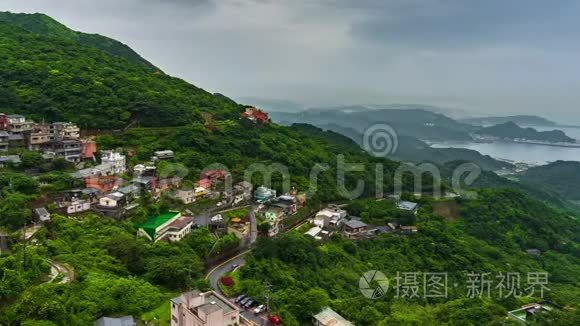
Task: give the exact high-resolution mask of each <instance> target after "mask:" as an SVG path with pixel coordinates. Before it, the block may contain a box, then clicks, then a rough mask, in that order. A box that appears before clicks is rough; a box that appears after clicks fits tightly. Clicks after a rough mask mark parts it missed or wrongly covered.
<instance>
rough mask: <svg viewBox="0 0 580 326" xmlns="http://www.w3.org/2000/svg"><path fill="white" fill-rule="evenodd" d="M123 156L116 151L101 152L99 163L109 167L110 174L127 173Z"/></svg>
mask: <svg viewBox="0 0 580 326" xmlns="http://www.w3.org/2000/svg"><path fill="white" fill-rule="evenodd" d="M126 161H127V160H126V158H125V155H123V154H121V153H118V152H116V151H103V153H102V154H101V163H102V164H104V165H110V166H111V169H110V170H111V173H112V174H121V173H125V171H127V165H126Z"/></svg>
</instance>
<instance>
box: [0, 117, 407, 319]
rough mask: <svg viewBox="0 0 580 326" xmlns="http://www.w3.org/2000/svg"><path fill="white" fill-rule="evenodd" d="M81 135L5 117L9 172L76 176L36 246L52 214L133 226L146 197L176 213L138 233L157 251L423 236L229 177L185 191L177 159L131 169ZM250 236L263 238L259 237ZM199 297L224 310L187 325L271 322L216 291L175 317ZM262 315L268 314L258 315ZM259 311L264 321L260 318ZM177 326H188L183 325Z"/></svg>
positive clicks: (37, 216) (210, 173)
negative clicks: (172, 169) (31, 158)
mask: <svg viewBox="0 0 580 326" xmlns="http://www.w3.org/2000/svg"><path fill="white" fill-rule="evenodd" d="M241 118H242V119H246V120H248V121H251V122H253V123H256V124H265V123H268V122H269V119H268V115H267V113H265V112H263V111H262V110H259V109H256V108H248V109H246V110H245V111H244V112H242V113H241ZM82 134H83V133H82V130H81V129H80V128H79V127H78V126H77V125H75V124H73V123H64V122H56V123H36V122H33V121H31V120H28V119H27V118H26V117H24V116H22V115H6V114H0V136H2V137H3V138H2V143H0V144H1V146H2V147H0V149H1V150H2V151H4V152H8V153H15V154H8V155H4V156H1V157H0V161H1V162H2V163H3V164H5V166H6V167H12V168H18V167H19V166H20V165H21V164H22V163H23V162H22V160H21V159H20V157H21V155H24V154H23V153H25V152H37V153H39V154H40V155H41V156H42V159H43V160H44V161H45V162H51V161H54V160H64V161H66V162H68V163H69V164H70V166H73V167H74V168H73V170H74V171H72V172H68V174H69V177H70V178H71V179H72V180H74V182H72V185H73V187H71V188H67V189H62V190H60V191H57V192H51V193H50V194H49V196H48V198H49V200H48V201H46V200H45V201H44V204H45V205H42V206H39V205H38V203H36V204H34V207H31V208H32V210H33V214H34V219H33V224H31V225H27V226H25V228H24V229H23V231H24V233H25V239H30V238H32V237H33V236H34V233H35V232H36V231H38V230H40V228H41V227H42V226H43V225H47V224H49V223H51V215H53V214H59V215H64V216H68V217H69V218H73V219H76V218H79V217H82V215H83V214H85V213H88V212H93V213H96V214H98V215H100V216H102V218H110V219H113V220H117V221H121V220H124V219H127V218H130V217H131V216H132V212H133V211H134V210H135V209H137V208H138V207H139V206H140V205H141V204H142V202H143V200H142V199H143V198H144V197H146V198H150V199H151V200H153V202H157V201H160V200H161V199H162V198H167V197H169V198H172V200H173V202H174V203H175V204H174V206H173V207H169V208H168V209H165V210H163V211H160V212H159V213H158V214H154V215H150V216H147V217H146V219H145V220H144V221H143V222H139V223H136V224H135V228H136V229H137V234H136V236H138V237H142V238H144V239H147V240H148V241H151V242H152V243H155V242H158V241H163V242H169V243H171V242H178V241H181V240H183V239H184V238H186V237H187V236H188V235H189V234H190V233H191V232H192V230H194V229H196V228H200V227H207V228H209V229H210V230H211V231H212V232H214V233H215V235H216V236H217V237H223V236H225V235H226V234H231V235H234V236H235V238H237V239H238V240H237V241H234V242H233V243H231V244H230V247H226V248H223V249H224V250H226V252H227V250H235V248H236V247H238V246H240V247H247V246H249V245H251V244H252V242H253V241H255V237H256V236H260V237H275V236H277V235H278V234H279V233H283V232H285V231H288V230H292V229H296V228H299V229H300V230H306V232H304V234H305V235H307V236H311V237H313V238H314V239H316V240H319V241H325V240H328V239H329V238H330V236H331V235H332V234H334V233H337V232H338V233H342V234H344V235H345V237H347V238H348V239H352V240H357V239H363V238H369V237H373V236H376V235H378V234H380V233H383V232H390V233H397V234H401V235H411V234H412V233H414V232H417V228H416V227H415V226H404V225H399V224H397V223H388V224H387V225H380V226H375V225H368V224H366V223H364V222H362V221H361V219H360V217H355V216H350V215H349V214H348V213H347V211H346V210H344V209H342V208H341V207H340V206H337V205H334V204H330V205H329V206H328V207H326V208H322V209H320V210H316V209H313V208H312V207H306V200H307V198H306V195H305V194H304V193H298V192H296V191H295V190H292V191H290V192H288V193H284V194H281V195H279V194H277V191H276V190H275V189H270V188H268V187H266V186H263V185H262V186H258V187H255V186H254V185H252V184H251V183H250V182H248V181H240V182H238V183H235V184H234V185H233V188H232V189H231V191H229V192H228V191H224V189H223V188H224V183H225V181H226V178H227V177H231V176H229V175H228V172H227V171H225V170H219V169H215V170H207V171H203V172H202V173H201V175H200V176H199V178H198V179H197V181H196V182H195V183H194V184H193V185H191V184H188V183H186V182H184V179H183V177H181V176H179V175H169V176H167V175H165V174H164V173H162V172H163V171H160V167H162V166H163V165H164V164H167V163H171V162H172V161H173V159H174V157H175V153H174V152H173V151H171V150H167V149H164V150H157V151H154V152H153V155H152V156H151V158H150V160H149V161H146V162H138V163H137V164H132V165H131V164H129V163H128V162H129V161H130V158H131V157H133V156H134V155H135V153H134V152H133V151H132V150H130V149H122V148H116V149H102V148H97V143H96V141H95V140H94V138H93V137H82V136H81V135H82ZM29 172H30V173H31V174H32V175H40V174H41V171H40V170H38V169H36V170H35V169H32V170H30V171H29ZM44 172H47V171H44ZM48 172H50V168H48ZM389 200H392V199H389ZM395 202H396V204H397V205H398V206H397V207H399V209H401V210H404V211H408V212H410V213H411V214H417V209H418V207H417V204H416V203H412V202H405V201H400V200H395ZM194 212H195V213H194ZM252 224H253V225H252ZM254 229H255V230H254ZM253 230H254V231H253ZM252 232H256V233H257V234H255V235H252ZM71 273H74V272H71ZM192 295H194V296H200V298H205V297H209V298H211V301H212V302H214V301H217V300H221V301H222V302H223V304H222V305H220V307H221V309H220V310H212V311H211V312H207V313H208V315H204V316H205V317H204V316H201V315H200V313H201V308H200V307H202V306H203V305H206V304H207V300H210V299H204V300H202V301H200V303H199V307H198V308H190V309H189V310H188V311H197V312H196V313H194V314H192V315H191V316H189V317H182V318H189V319H188V320H189V321H186V322H185V324H184V325H193V324H195V323H193V324H192V323H191V320H194V319H196V320H198V322H201V321H202V320H206V322H203V323H201V324H203V325H222V322H221V320H223V318H226V317H227V318H231V320H232V321H235V324H240V323H241V324H244V323H246V324H248V325H252V324H253V322H252V319H256V318H258V319H259V318H265V317H259V315H260V314H264V315H263V316H266V315H265V313H266V311H265V310H266V308H265V307H264V305H260V304H259V303H258V301H255V300H251V301H249V297H248V298H247V299H248V300H245V301H244V302H243V303H242V302H241V301H242V300H235V302H236V303H237V305H236V304H235V303H231V302H230V301H228V300H229V299H228V298H226V297H223V294H220V293H218V292H214V291H212V292H207V293H199V294H193V293H192V292H189V293H184V294H183V295H182V296H181V297H180V298H176V299H172V306H173V308H172V311H173V312H175V311H182V308H178V307H179V306H180V305H183V304H184V302H185V301H184V300H185V299H183V298H188V297H191V296H192ZM196 300H197V299H196ZM232 300H233V299H232ZM233 301H234V300H233ZM204 302H205V303H204ZM212 304H213V303H212ZM189 305H191V303H189ZM194 305H195V304H194ZM257 306H259V307H260V309H258V308H256V309H254V307H257ZM175 309H178V310H175ZM174 310H175V311H174ZM253 310H256V311H257V312H258V313H256V314H254V315H252V314H251V312H252V311H253ZM258 310H259V311H258ZM234 312H235V314H233V313H234ZM181 314H183V312H182V313H181ZM327 314H331V315H332V316H339V315H338V314H336V313H335V312H332V310H331V309H330V308H328V307H327V308H326V310H324V311H323V312H321V313H320V314H319V315H317V316H314V317H313V318H314V320H317V318H318V319H321V320H325V319H328V318H330V317H327V316H326V315H327ZM184 316H185V315H184ZM325 316H326V317H325ZM132 318H133V317H132V316H126V317H122V318H113V317H103V318H101V319H100V320H99V321H97V323H98V324H99V325H112V324H113V323H115V322H119V321H123V320H125V321H131V320H133V319H132ZM176 318H177V317H176ZM269 318H270V323H271V324H277V321H276V318H277V317H275V316H270V317H269ZM174 319H175V318H174ZM331 319H332V318H331ZM184 320H185V319H184ZM212 320H213V321H212ZM254 323H255V321H254ZM278 323H279V321H278ZM172 325H173V322H172ZM175 325H182V324H181V322H176V323H175ZM196 325H197V324H196ZM320 325H326V324H325V323H320Z"/></svg>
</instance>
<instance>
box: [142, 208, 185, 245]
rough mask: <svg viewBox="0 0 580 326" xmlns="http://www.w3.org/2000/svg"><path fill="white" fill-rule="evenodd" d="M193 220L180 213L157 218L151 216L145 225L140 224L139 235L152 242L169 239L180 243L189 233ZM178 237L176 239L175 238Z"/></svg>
mask: <svg viewBox="0 0 580 326" xmlns="http://www.w3.org/2000/svg"><path fill="white" fill-rule="evenodd" d="M192 222H193V219H192V218H191V217H189V216H187V217H186V216H183V217H182V216H181V213H180V212H172V211H167V212H163V213H161V214H159V215H157V216H150V217H149V218H148V219H147V221H145V223H142V224H138V225H137V228H138V231H137V234H138V235H140V236H144V237H146V238H148V239H149V240H151V241H154V242H156V241H158V240H161V239H163V238H165V237H168V239H167V240H169V241H178V240H181V238H182V237H183V236H184V235H186V234H187V233H189V231H190V230H191V223H192ZM176 235H177V236H178V237H177V238H175V236H176Z"/></svg>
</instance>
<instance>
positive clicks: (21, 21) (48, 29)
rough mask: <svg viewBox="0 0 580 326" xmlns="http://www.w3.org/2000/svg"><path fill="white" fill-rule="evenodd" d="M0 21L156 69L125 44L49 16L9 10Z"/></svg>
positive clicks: (0, 15)
mask: <svg viewBox="0 0 580 326" xmlns="http://www.w3.org/2000/svg"><path fill="white" fill-rule="evenodd" d="M0 22H6V23H9V24H12V25H16V26H19V27H22V28H23V29H25V30H27V31H29V32H32V33H36V34H41V35H46V36H51V37H59V38H63V39H67V40H70V41H75V42H78V43H80V44H82V45H88V46H93V47H95V48H97V49H100V50H102V51H105V52H107V53H109V54H111V55H114V56H118V57H121V58H125V59H127V60H128V61H131V62H134V63H139V64H142V65H143V66H145V67H148V68H150V69H152V70H153V69H157V68H156V67H155V66H153V65H152V64H151V63H149V61H147V60H145V59H143V57H141V56H140V55H139V54H138V53H136V52H135V51H133V50H132V49H131V48H130V47H128V46H127V45H125V44H123V43H121V42H119V41H117V40H113V39H111V38H108V37H106V36H103V35H99V34H86V33H81V32H77V31H73V30H72V29H70V28H68V27H66V26H65V25H63V24H61V23H59V22H57V21H56V20H54V19H52V18H51V17H49V16H47V15H44V14H40V13H36V14H14V13H10V12H0Z"/></svg>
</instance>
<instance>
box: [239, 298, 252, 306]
mask: <svg viewBox="0 0 580 326" xmlns="http://www.w3.org/2000/svg"><path fill="white" fill-rule="evenodd" d="M250 300H252V298H250V297H246V298H244V299H242V301H240V306H242V307H243V306H245V305H246V303H248V302H250Z"/></svg>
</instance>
